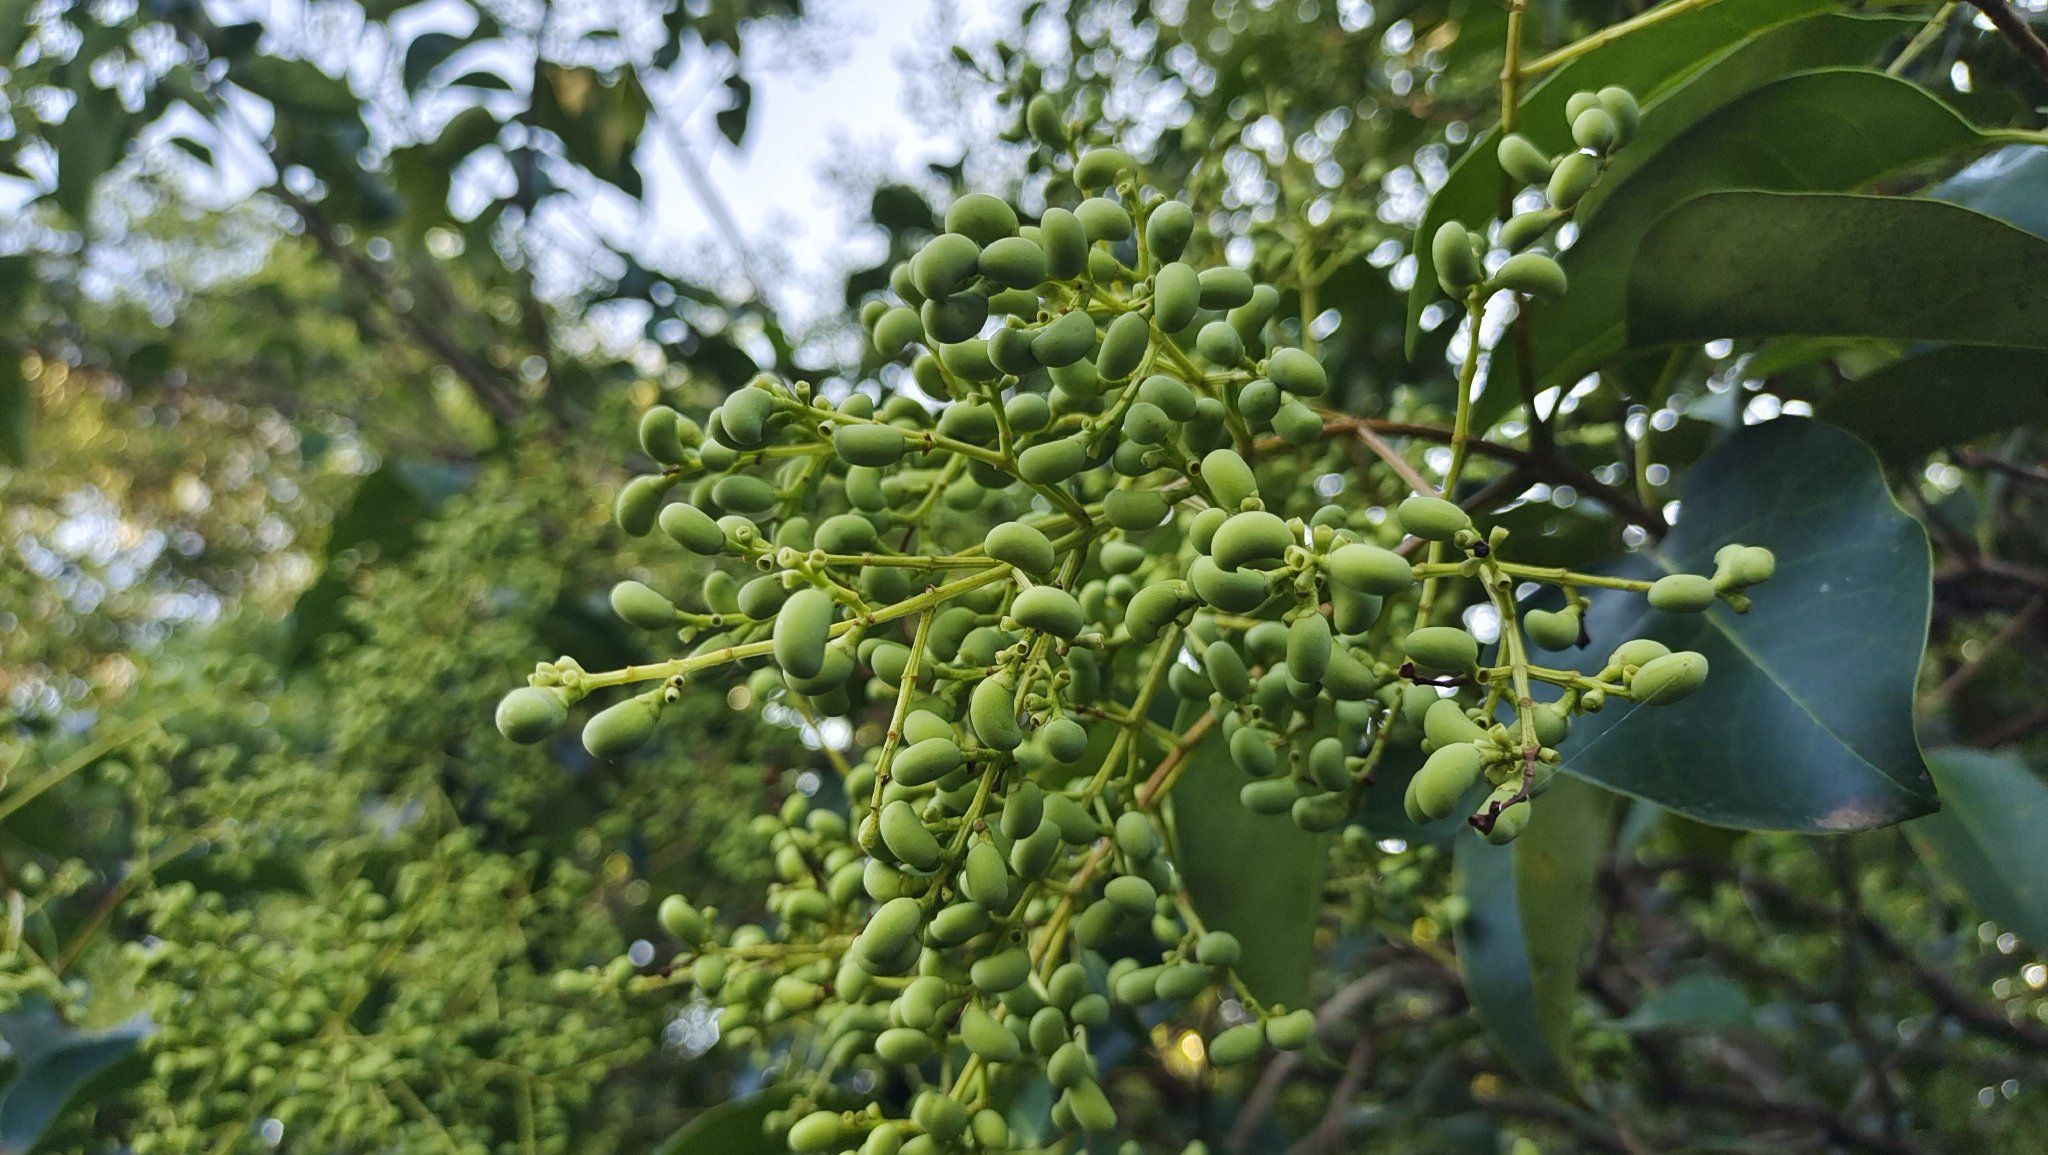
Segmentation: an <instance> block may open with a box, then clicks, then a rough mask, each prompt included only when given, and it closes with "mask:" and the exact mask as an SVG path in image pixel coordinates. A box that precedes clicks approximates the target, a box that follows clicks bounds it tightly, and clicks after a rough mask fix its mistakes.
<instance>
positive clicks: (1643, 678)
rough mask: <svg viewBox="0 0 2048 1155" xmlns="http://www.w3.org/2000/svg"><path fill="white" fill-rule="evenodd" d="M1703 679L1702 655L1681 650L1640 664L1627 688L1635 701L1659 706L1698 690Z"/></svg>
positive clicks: (1705, 670)
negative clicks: (1641, 665)
mask: <svg viewBox="0 0 2048 1155" xmlns="http://www.w3.org/2000/svg"><path fill="white" fill-rule="evenodd" d="M1706 680H1707V658H1706V655H1705V654H1700V653H1695V652H1694V651H1692V650H1681V651H1679V652H1678V653H1675V654H1665V655H1664V656H1663V657H1661V658H1652V659H1650V660H1649V661H1648V662H1646V663H1644V664H1643V667H1642V668H1641V669H1639V670H1637V671H1636V674H1635V677H1633V678H1631V679H1630V680H1629V684H1628V688H1629V693H1630V694H1631V695H1632V696H1633V697H1634V698H1635V700H1636V701H1638V702H1642V703H1645V704H1647V705H1652V706H1663V705H1668V704H1670V703H1672V702H1676V701H1678V700H1679V699H1680V698H1683V697H1685V696H1686V695H1688V694H1690V693H1692V692H1693V691H1694V690H1697V689H1699V688H1700V684H1701V683H1703V682H1705V681H1706Z"/></svg>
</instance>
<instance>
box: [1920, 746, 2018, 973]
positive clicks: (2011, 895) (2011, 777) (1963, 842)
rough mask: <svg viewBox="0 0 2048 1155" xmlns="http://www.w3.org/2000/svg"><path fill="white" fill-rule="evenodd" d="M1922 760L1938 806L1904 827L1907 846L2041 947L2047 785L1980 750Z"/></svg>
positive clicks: (2013, 760)
mask: <svg viewBox="0 0 2048 1155" xmlns="http://www.w3.org/2000/svg"><path fill="white" fill-rule="evenodd" d="M1927 765H1928V767H1929V769H1931V770H1933V772H1934V780H1935V782H1936V784H1938V785H1939V786H1940V787H1941V798H1942V803H1943V805H1942V809H1941V811H1940V813H1937V814H1930V815H1928V816H1927V817H1925V818H1921V819H1917V820H1915V821H1914V822H1912V823H1909V824H1908V825H1907V826H1906V828H1905V829H1906V834H1907V836H1908V838H1909V839H1910V840H1911V841H1912V843H1913V847H1914V849H1915V850H1917V851H1918V852H1919V853H1920V856H1921V858H1922V859H1924V860H1925V861H1926V862H1927V863H1928V865H1929V866H1931V867H1933V868H1934V869H1935V870H1936V871H1938V872H1940V873H1941V874H1944V875H1946V876H1947V877H1948V878H1949V879H1950V881H1952V882H1954V883H1955V884H1956V885H1957V886H1958V887H1960V888H1961V889H1962V891H1963V893H1964V894H1966V895H1968V896H1969V898H1970V901H1971V903H1972V904H1974V905H1975V906H1976V907H1977V909H1978V910H1979V911H1982V912H1983V914H1984V915H1985V917H1987V918H1989V919H1990V920H1991V921H1993V922H1995V923H1997V924H1998V925H1999V926H2002V927H2004V928H2006V929H2007V930H2010V931H2012V932H2013V933H2015V934H2017V935H2019V936H2020V938H2022V939H2024V940H2025V941H2026V943H2027V945H2029V946H2031V947H2033V948H2034V949H2036V950H2048V827H2044V826H2043V824H2042V818H2043V817H2044V816H2048V783H2043V782H2042V781H2041V778H2040V776H2039V775H2037V774H2035V773H2034V771H2033V770H2031V769H2029V768H2028V767H2027V766H2026V765H2025V764H2024V763H2022V762H2020V761H2019V760H2018V759H2017V758H2013V757H2009V756H2004V755H1998V754H1990V753H1986V752H1984V751H1981V750H1967V749H1959V748H1958V749H1947V750H1938V751H1935V752H1934V753H1932V754H1930V755H1929V756H1928V758H1927Z"/></svg>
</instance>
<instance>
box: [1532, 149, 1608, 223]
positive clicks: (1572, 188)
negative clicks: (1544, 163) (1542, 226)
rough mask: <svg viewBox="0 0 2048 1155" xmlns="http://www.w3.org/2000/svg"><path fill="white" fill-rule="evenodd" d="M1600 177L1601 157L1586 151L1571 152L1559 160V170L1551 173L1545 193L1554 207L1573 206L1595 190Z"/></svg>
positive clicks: (1566, 207)
mask: <svg viewBox="0 0 2048 1155" xmlns="http://www.w3.org/2000/svg"><path fill="white" fill-rule="evenodd" d="M1599 179H1600V158H1599V157H1596V156H1594V155H1593V154H1591V153H1585V152H1574V153H1570V154H1567V155H1566V156H1565V158H1564V159H1563V160H1561V161H1559V162H1557V171H1556V172H1553V173H1551V174H1550V183H1549V185H1547V186H1546V187H1545V188H1544V190H1543V195H1544V198H1545V199H1547V200H1548V201H1549V202H1550V207H1552V208H1555V209H1569V208H1573V207H1575V206H1576V205H1577V204H1578V203H1579V201H1580V200H1582V199H1583V198H1584V197H1585V195H1586V194H1587V193H1589V192H1591V191H1592V190H1593V185H1594V184H1595V183H1596V182H1597V181H1599Z"/></svg>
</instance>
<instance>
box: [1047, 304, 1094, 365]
mask: <svg viewBox="0 0 2048 1155" xmlns="http://www.w3.org/2000/svg"><path fill="white" fill-rule="evenodd" d="M1094 351H1095V321H1094V319H1093V318H1091V317H1089V316H1088V313H1087V311H1086V310H1084V309H1075V310H1073V311H1072V312H1068V313H1063V314H1061V315H1060V316H1058V317H1055V318H1054V319H1053V320H1052V321H1051V323H1049V324H1047V325H1046V326H1045V328H1043V329H1040V330H1039V331H1038V335H1037V336H1036V337H1033V338H1032V339H1031V355H1032V356H1034V357H1036V358H1038V361H1039V363H1040V364H1042V365H1044V366H1046V367H1047V368H1051V369H1063V368H1065V367H1067V366H1069V365H1072V364H1074V363H1075V362H1076V361H1079V360H1081V359H1082V358H1083V357H1086V356H1087V355H1088V354H1090V353H1092V352H1094Z"/></svg>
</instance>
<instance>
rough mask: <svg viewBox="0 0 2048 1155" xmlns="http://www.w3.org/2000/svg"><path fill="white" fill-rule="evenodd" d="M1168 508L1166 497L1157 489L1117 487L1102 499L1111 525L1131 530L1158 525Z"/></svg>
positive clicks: (1103, 507) (1105, 514)
mask: <svg viewBox="0 0 2048 1155" xmlns="http://www.w3.org/2000/svg"><path fill="white" fill-rule="evenodd" d="M1166 510H1167V503H1166V497H1165V496H1164V495H1163V494H1161V493H1159V492H1158V491H1156V490H1150V489H1116V490H1111V491H1110V492H1109V493H1108V494H1107V495H1106V496H1105V497H1104V498H1103V499H1102V515H1103V516H1104V517H1105V518H1107V519H1108V520H1109V523H1110V524H1111V525H1114V526H1116V527H1117V528H1118V529H1121V530H1126V531H1130V532H1137V531H1139V530H1147V529H1151V528H1153V527H1154V526H1156V525H1158V524H1159V523H1160V522H1161V521H1162V520H1164V519H1165V517H1166Z"/></svg>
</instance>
